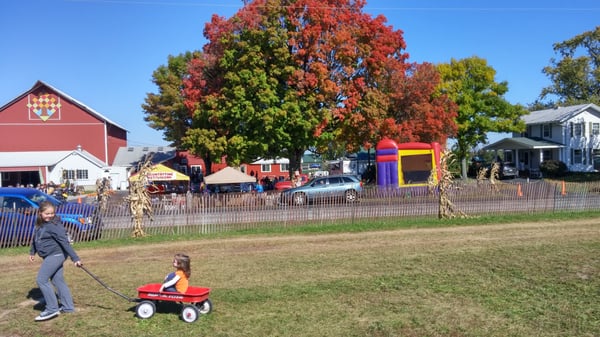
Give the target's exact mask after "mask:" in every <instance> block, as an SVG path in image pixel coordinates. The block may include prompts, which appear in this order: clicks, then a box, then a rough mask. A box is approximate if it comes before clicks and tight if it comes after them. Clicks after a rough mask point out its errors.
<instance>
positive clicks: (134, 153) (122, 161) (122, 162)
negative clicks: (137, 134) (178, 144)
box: [113, 146, 177, 167]
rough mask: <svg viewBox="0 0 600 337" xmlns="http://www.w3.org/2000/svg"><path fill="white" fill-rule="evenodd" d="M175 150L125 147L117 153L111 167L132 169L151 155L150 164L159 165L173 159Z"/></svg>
mask: <svg viewBox="0 0 600 337" xmlns="http://www.w3.org/2000/svg"><path fill="white" fill-rule="evenodd" d="M176 150H177V149H176V148H174V147H170V146H126V147H121V148H119V150H118V151H117V154H116V156H115V160H114V162H113V166H124V167H134V166H137V164H138V163H139V162H141V161H142V160H144V158H145V157H146V156H147V155H150V154H151V155H153V157H152V163H153V164H160V163H162V162H165V161H167V160H170V159H173V158H175V155H176V153H177V151H176Z"/></svg>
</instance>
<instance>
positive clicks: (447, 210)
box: [429, 151, 468, 219]
mask: <svg viewBox="0 0 600 337" xmlns="http://www.w3.org/2000/svg"><path fill="white" fill-rule="evenodd" d="M453 160H454V159H453V154H452V153H451V152H448V151H444V152H442V154H441V158H440V172H441V177H439V182H438V191H439V208H438V218H439V219H450V218H454V217H456V216H457V214H458V216H459V217H461V218H466V217H468V216H467V214H465V213H464V212H462V211H461V210H459V209H457V208H456V207H455V206H454V204H453V203H452V201H450V198H449V197H448V192H449V190H450V188H451V187H452V182H453V178H452V172H450V171H449V170H448V166H449V164H450V163H451V162H452V161H453ZM434 170H435V169H434ZM434 174H435V172H434V171H432V172H431V175H430V177H431V176H433V175H434ZM432 183H435V180H433V179H430V180H429V185H430V188H431V184H432Z"/></svg>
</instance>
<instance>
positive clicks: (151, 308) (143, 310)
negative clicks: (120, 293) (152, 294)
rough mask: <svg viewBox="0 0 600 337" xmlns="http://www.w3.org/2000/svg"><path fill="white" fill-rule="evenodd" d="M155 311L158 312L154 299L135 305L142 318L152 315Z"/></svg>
mask: <svg viewBox="0 0 600 337" xmlns="http://www.w3.org/2000/svg"><path fill="white" fill-rule="evenodd" d="M154 312H156V305H155V304H154V302H152V301H142V302H140V303H138V305H137V306H136V307H135V314H136V315H137V317H139V318H142V319H146V318H150V317H152V316H153V315H154Z"/></svg>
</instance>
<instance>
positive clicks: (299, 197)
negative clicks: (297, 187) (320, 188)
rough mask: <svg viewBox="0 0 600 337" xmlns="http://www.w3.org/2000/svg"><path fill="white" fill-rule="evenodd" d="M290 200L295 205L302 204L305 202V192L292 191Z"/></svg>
mask: <svg viewBox="0 0 600 337" xmlns="http://www.w3.org/2000/svg"><path fill="white" fill-rule="evenodd" d="M292 200H293V202H294V204H295V205H297V206H302V205H304V204H306V194H304V193H294V195H293V196H292Z"/></svg>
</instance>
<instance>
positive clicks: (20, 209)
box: [0, 187, 102, 246]
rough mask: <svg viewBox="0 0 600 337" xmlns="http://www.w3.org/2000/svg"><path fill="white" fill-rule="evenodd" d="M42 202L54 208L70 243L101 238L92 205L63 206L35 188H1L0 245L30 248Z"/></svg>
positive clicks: (95, 211) (100, 227)
mask: <svg viewBox="0 0 600 337" xmlns="http://www.w3.org/2000/svg"><path fill="white" fill-rule="evenodd" d="M43 201H49V202H51V203H52V204H54V205H55V206H56V214H57V215H58V216H59V217H60V219H61V221H62V223H63V224H64V225H65V228H66V229H67V233H68V234H69V237H70V240H72V241H85V240H95V239H98V238H100V235H101V234H102V222H101V219H100V217H99V216H98V212H97V209H96V206H95V205H91V204H85V203H74V202H64V201H60V200H58V199H56V198H54V197H53V196H51V195H48V194H46V193H44V192H42V191H40V190H37V189H35V188H19V187H2V188H0V207H1V208H0V244H2V246H14V245H20V244H29V242H31V237H32V235H33V230H34V227H35V221H36V218H37V211H38V208H39V205H40V203H41V202H43Z"/></svg>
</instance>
